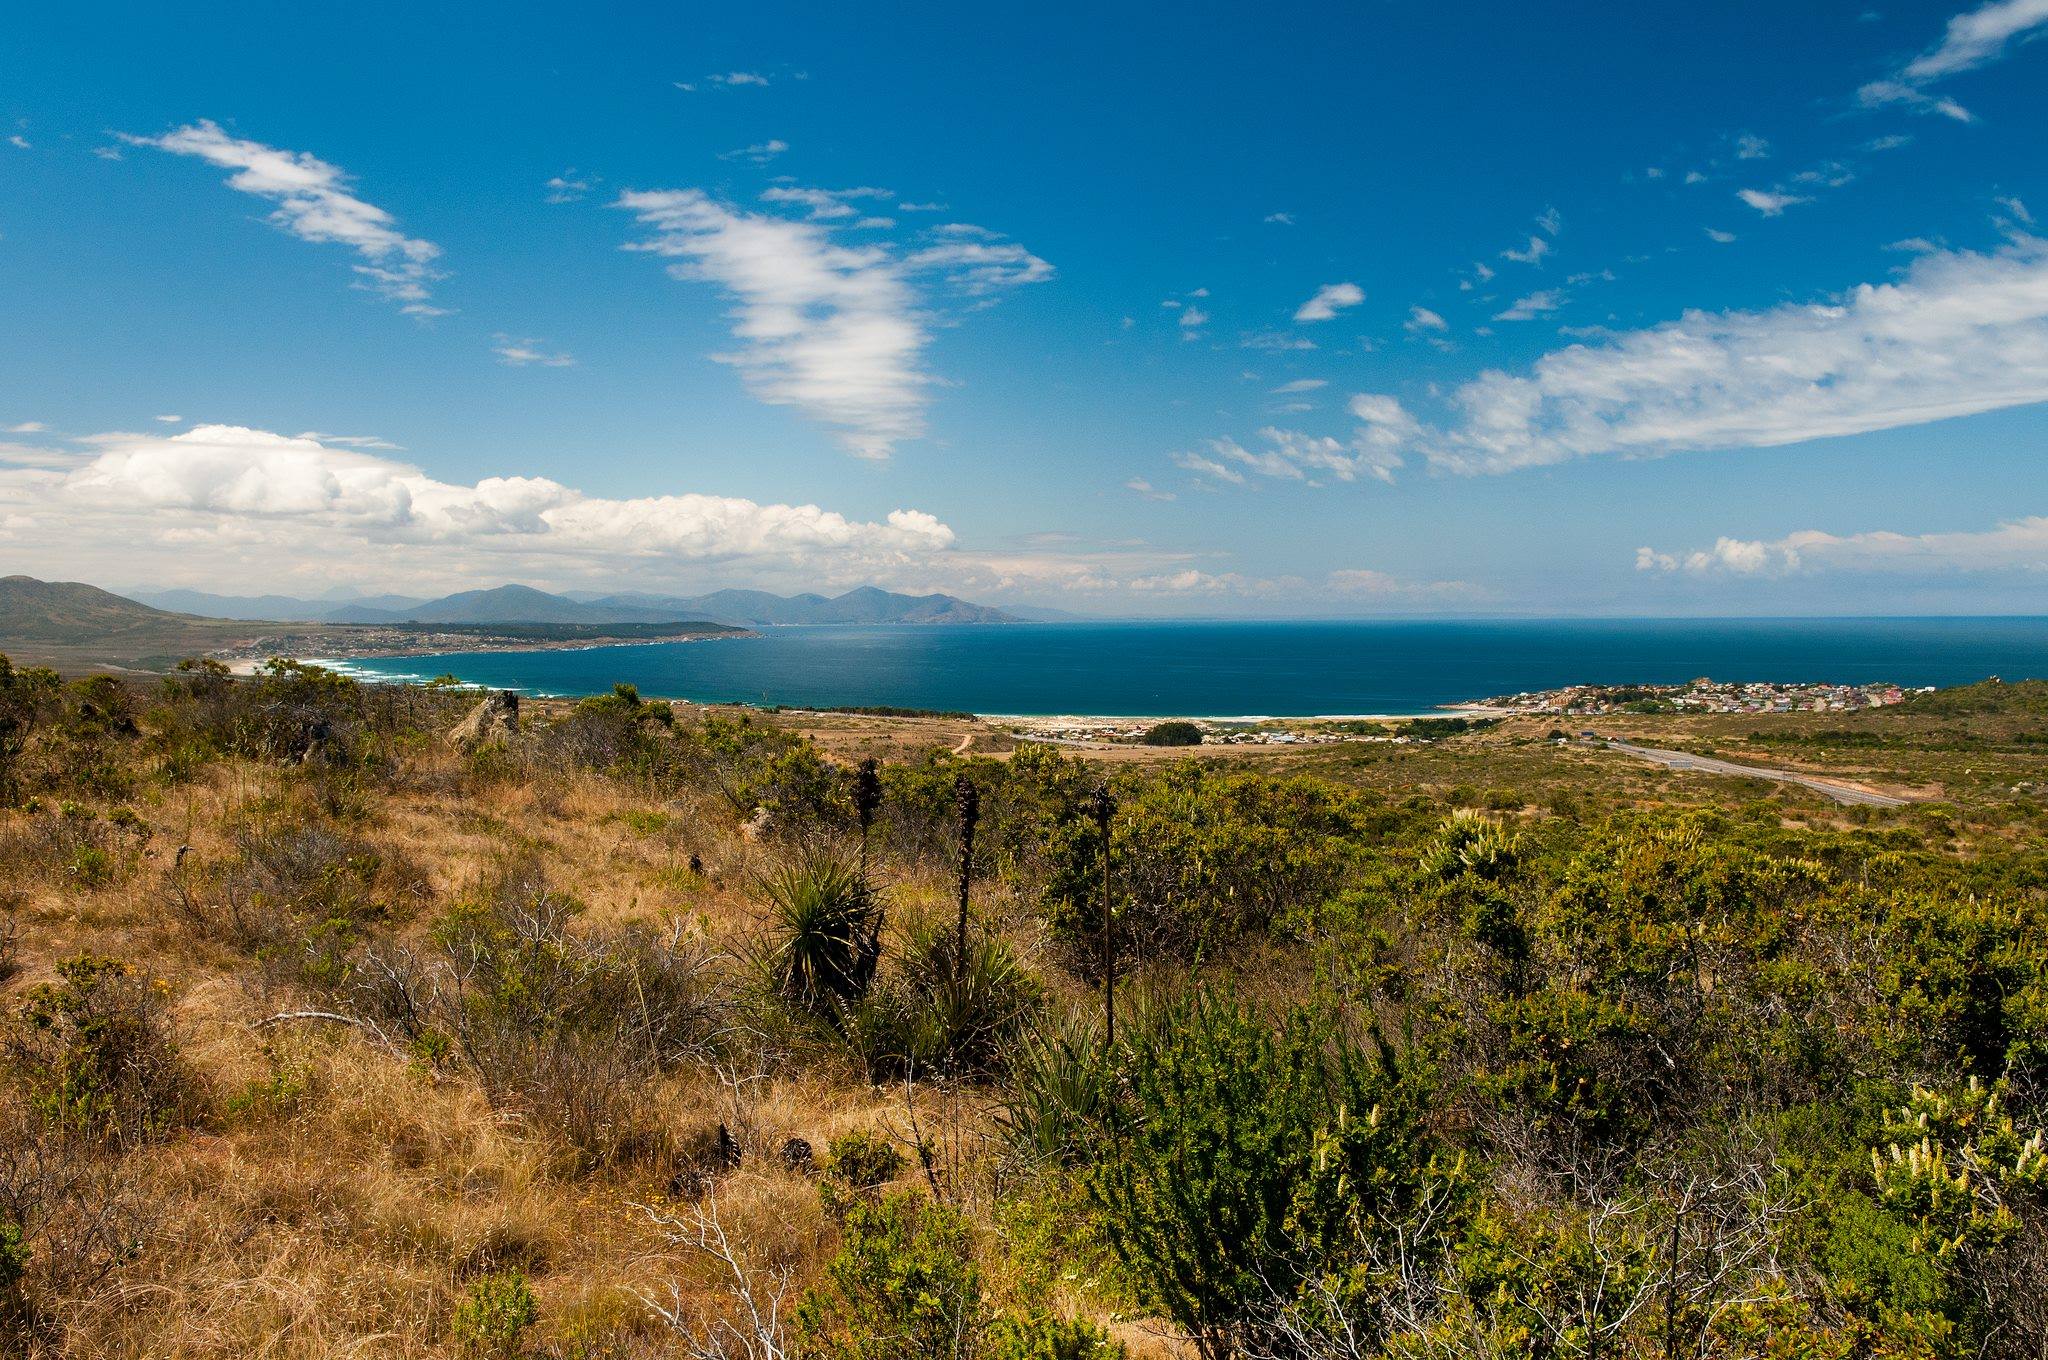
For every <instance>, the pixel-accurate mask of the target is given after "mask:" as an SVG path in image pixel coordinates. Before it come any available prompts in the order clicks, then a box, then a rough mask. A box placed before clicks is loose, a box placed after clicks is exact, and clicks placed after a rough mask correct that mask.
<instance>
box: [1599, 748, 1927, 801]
mask: <svg viewBox="0 0 2048 1360" xmlns="http://www.w3.org/2000/svg"><path fill="white" fill-rule="evenodd" d="M1605 745H1606V746H1607V748H1608V749H1609V750H1613V751H1621V752H1624V753H1625V754H1628V755H1632V756H1634V757H1636V758H1637V759H1638V760H1647V761H1651V762H1653V763H1655V764H1658V765H1666V766H1669V767H1670V768H1672V769H1674V770H1699V771H1703V772H1704V773H1707V774H1735V775H1742V776H1744V777H1746V778H1749V779H1775V780H1777V781H1778V782H1779V783H1781V784H1797V785H1799V787H1801V788H1803V789H1812V790H1813V791H1814V792H1815V793H1819V794H1825V795H1826V796H1828V797H1829V798H1832V799H1834V800H1835V801H1836V802H1838V803H1861V804H1864V805H1865V806H1868V807H1904V806H1906V804H1908V803H1910V802H1911V801H1912V799H1910V798H1895V797H1893V796H1892V795H1891V794H1888V793H1872V792H1870V791H1869V790H1868V789H1859V788H1854V787H1852V786H1850V785H1848V784H1837V783H1835V782H1833V781H1832V780H1827V779H1820V778H1817V777H1815V776H1813V775H1810V774H1800V773H1798V772H1796V771H1793V770H1767V769H1764V768H1762V767H1761V766H1757V765H1737V764H1736V763H1735V762H1734V761H1732V760H1716V759H1714V758H1713V757H1712V756H1696V755H1693V754H1691V753H1690V752H1687V751H1664V750H1659V749H1658V748H1657V747H1655V746H1637V745H1635V744H1634V743H1633V742H1626V741H1615V740H1613V739H1611V738H1610V739H1609V740H1608V741H1607V742H1606V743H1605Z"/></svg>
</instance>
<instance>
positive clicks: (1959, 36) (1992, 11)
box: [1856, 0, 2048, 123]
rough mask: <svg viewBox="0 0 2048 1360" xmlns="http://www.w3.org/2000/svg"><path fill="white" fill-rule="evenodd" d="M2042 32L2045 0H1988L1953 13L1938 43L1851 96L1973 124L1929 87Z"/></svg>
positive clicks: (2047, 18)
mask: <svg viewBox="0 0 2048 1360" xmlns="http://www.w3.org/2000/svg"><path fill="white" fill-rule="evenodd" d="M2044 31H2048V0H1992V3H1990V4H1987V5H1983V6H1980V7H1979V8H1977V9H1973V10H1969V11H1967V12H1965V13H1962V14H1958V15H1955V16H1954V17H1952V18H1951V19H1950V20H1949V21H1948V26H1947V28H1945V29H1944V30H1943V32H1942V36H1941V41H1940V42H1939V43H1937V44H1935V46H1934V47H1932V48H1930V49H1929V50H1927V51H1925V52H1923V53H1921V54H1920V55H1919V56H1917V57H1915V58H1913V60H1911V61H1909V62H1907V63H1906V64H1905V65H1904V66H1902V67H1901V68H1899V70H1898V72H1897V73H1896V74H1895V75H1892V76H1889V77H1887V78H1885V79H1882V80H1873V81H1871V82H1870V83H1869V84H1867V85H1864V86H1863V87H1862V88H1861V89H1859V90H1857V92H1856V97H1857V99H1858V100H1859V101H1860V102H1861V103H1862V104H1863V106H1864V107H1865V108H1878V107H1881V106H1883V105H1886V104H1898V105H1902V106H1904V107H1906V108H1910V109H1913V110H1915V111H1917V112H1920V113H1933V114H1939V115H1941V116H1942V117H1945V118H1952V119H1954V120H1955V121H1957V122H1959V123H1973V122H1975V121H1976V115H1974V114H1972V113H1971V112H1970V111H1969V110H1968V109H1966V108H1964V107H1963V106H1962V105H1961V104H1958V103H1957V102H1956V101H1955V100H1953V99H1950V98H1947V97H1945V96H1940V95H1935V94H1931V93H1929V91H1928V87H1929V86H1931V85H1934V84H1936V83H1937V82H1939V81H1942V80H1946V79H1947V78H1948V77H1950V76H1953V75H1959V74H1961V73H1962V72H1964V71H1970V70H1974V69H1975V68H1977V67H1979V66H1984V65H1987V64H1989V63H1991V62H1993V61H1997V60H1998V59H1999V58H2001V57H2003V56H2004V55H2005V54H2006V52H2007V51H2008V50H2009V49H2010V48H2011V47H2012V46H2014V45H2015V44H2016V43H2020V42H2025V41H2027V40H2029V39H2031V38H2037V37H2039V36H2040V35H2041V34H2042V33H2043V32H2044Z"/></svg>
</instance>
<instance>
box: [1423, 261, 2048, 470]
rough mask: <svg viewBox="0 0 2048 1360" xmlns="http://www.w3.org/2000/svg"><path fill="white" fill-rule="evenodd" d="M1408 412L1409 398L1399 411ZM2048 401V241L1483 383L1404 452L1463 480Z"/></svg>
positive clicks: (1934, 265) (1578, 352)
mask: <svg viewBox="0 0 2048 1360" xmlns="http://www.w3.org/2000/svg"><path fill="white" fill-rule="evenodd" d="M1383 400H1386V401H1388V402H1392V401H1393V399H1392V398H1390V397H1389V398H1384V399H1383ZM2043 401H2048V241H2044V240H2042V239H2040V238H2037V237H2031V236H2022V237H2018V238H2016V239H2014V240H2013V241H2012V242H2011V243H2010V244H2008V245H2007V246H2005V247H2003V248H2001V249H1998V250H1996V251H1992V252H1989V253H1976V252H1971V251H1941V250H1938V251H1931V252H1927V253H1923V254H1920V255H1918V256H1917V257H1916V258H1915V259H1914V260H1913V262H1912V263H1911V264H1910V265H1909V266H1908V267H1907V268H1906V270H1905V273H1904V274H1903V276H1902V277H1900V278H1898V279H1897V280H1895V281H1892V282H1886V283H1874V284H1861V285H1858V286H1857V287H1855V288H1853V289H1850V290H1849V291H1848V292H1847V293H1844V294H1842V295H1840V296H1838V297H1831V298H1828V299H1826V300H1824V301H1820V302H1811V303H1787V304H1784V305H1782V306H1778V307H1773V308H1769V309H1766V310H1762V311H1725V312H1707V311H1693V312H1687V313H1685V314H1684V315H1683V316H1681V317H1680V318H1679V319H1677V320H1676V321H1671V322H1667V323H1665V324H1663V325H1659V326H1653V327H1650V328H1648V329H1645V330H1638V331H1629V332H1623V333H1619V334H1615V335H1612V336H1610V337H1608V338H1606V339H1605V340H1604V341H1603V342H1602V343H1599V344H1575V345H1571V346H1569V347H1567V348H1564V349H1561V350H1556V351H1553V352H1551V353H1549V354H1546V355H1544V356H1543V357H1542V358H1540V359H1538V360H1537V361H1536V363H1535V365H1534V366H1533V367H1532V368H1531V369H1530V370H1529V371H1528V372H1527V373H1525V374H1521V375H1515V374H1510V373H1507V372H1502V371H1493V372H1488V373H1484V374H1482V375H1481V376H1479V377H1478V378H1476V379H1474V380H1472V381H1470V382H1468V383H1466V384H1464V385H1463V386H1461V387H1459V388H1458V389H1457V390H1456V391H1455V392H1454V393H1452V394H1451V397H1450V399H1449V402H1448V406H1449V408H1450V411H1451V414H1452V416H1453V419H1452V420H1451V421H1450V422H1449V423H1447V424H1445V425H1441V426H1423V425H1420V424H1417V425H1416V426H1415V427H1414V429H1413V431H1412V432H1411V433H1410V434H1409V435H1408V436H1407V437H1406V438H1404V439H1403V440H1402V442H1401V447H1403V448H1405V449H1407V450H1409V451H1411V452H1417V453H1421V454H1423V455H1425V456H1426V457H1427V458H1428V459H1429V461H1430V463H1431V464H1432V465H1434V466H1436V467H1438V468H1441V469H1443V470H1445V471H1450V472H1458V473H1498V472H1509V471H1513V470H1515V469H1517V468H1527V467H1538V466H1543V465H1546V464H1554V463H1562V462H1567V461H1570V460H1572V459H1576V458H1587V457H1596V456H1600V455H1608V454H1620V455H1626V456H1650V455H1663V454H1670V453H1678V452H1683V451H1688V450H1703V449H1714V448H1731V447H1749V448H1764V447H1776V446H1780V445H1786V444H1796V443H1800V442H1803V441H1805V440H1810V439H1825V438H1831V437H1835V436H1840V435H1849V434H1860V433H1864V432H1867V431H1872V430H1884V429H1893V428H1897V427H1900V426H1910V425H1922V424H1926V423H1928V422H1931V421H1936V420H1945V419H1949V418H1952V417H1955V416H1964V415H1971V414H1975V413H1977V412H1982V411H1995V410H2000V409H2003V408H2006V407H2012V406H2022V405H2029V404H2033V403H2036V402H2043Z"/></svg>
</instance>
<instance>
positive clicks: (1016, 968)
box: [902, 923, 1043, 1076]
mask: <svg viewBox="0 0 2048 1360" xmlns="http://www.w3.org/2000/svg"><path fill="white" fill-rule="evenodd" d="M965 939H966V949H965V952H964V953H963V952H962V951H961V948H960V936H959V934H958V933H957V931H956V930H953V929H947V928H946V927H944V926H939V925H936V924H935V923H933V924H925V925H921V926H919V927H918V928H917V929H915V930H914V931H913V932H912V934H911V938H910V942H909V946H908V948H907V949H906V951H905V956H904V967H903V979H902V986H903V990H904V998H903V1001H904V1004H903V1012H902V1013H903V1020H904V1025H903V1033H904V1037H905V1039H906V1040H907V1045H908V1052H907V1053H906V1054H905V1055H904V1056H905V1057H906V1058H908V1059H909V1060H911V1061H913V1062H915V1063H916V1064H917V1066H919V1067H921V1068H924V1069H926V1070H928V1071H936V1072H942V1073H946V1074H948V1075H954V1076H986V1075H990V1074H993V1073H995V1072H998V1071H1000V1070H1001V1069H1002V1067H1003V1065H1004V1063H1005V1062H1006V1060H1007V1058H1008V1056H1009V1050H1010V1049H1011V1048H1012V1047H1013V1046H1014V1041H1015V1040H1016V1038H1017V1036H1018V1035H1019V1034H1020V1033H1021V1032H1022V1031H1023V1029H1024V1027H1025V1025H1026V1024H1028V1023H1029V1022H1030V1020H1031V1017H1032V1015H1033V1014H1034V1013H1035V1012H1036V1011H1037V1009H1038V1007H1039V1004H1040V1002H1041V1000H1042V997H1043V992H1042V989H1041V988H1040V986H1039V983H1038V979H1037V978H1035V977H1033V976H1032V975H1031V973H1030V971H1029V970H1028V969H1026V968H1025V966H1024V963H1023V961H1022V960H1021V959H1019V958H1018V957H1017V953H1016V951H1015V950H1014V949H1012V948H1011V947H1010V945H1009V942H1008V941H1006V940H1004V939H1003V938H1002V937H1001V936H999V935H994V934H990V933H988V932H986V931H983V932H980V933H969V934H967V935H966V937H965Z"/></svg>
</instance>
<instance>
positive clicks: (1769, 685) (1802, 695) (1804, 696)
mask: <svg viewBox="0 0 2048 1360" xmlns="http://www.w3.org/2000/svg"><path fill="white" fill-rule="evenodd" d="M1932 688H1933V687H1932V686H1928V687H1926V688H1925V689H1917V690H1911V689H1905V688H1902V687H1900V686H1898V685H1893V684H1869V685H1820V684H1778V683H1774V682H1770V681H1755V682H1751V683H1748V684H1735V683H1731V682H1727V681H1720V680H1709V679H1706V678H1704V677H1703V678H1701V679H1698V680H1692V681H1688V682H1687V683H1685V684H1683V685H1572V686H1569V687H1568V688H1565V689H1550V690H1537V691H1535V692H1533V693H1528V694H1511V695H1507V696H1505V697H1503V698H1498V699H1488V700H1486V701H1485V702H1484V703H1481V704H1478V705H1475V707H1478V708H1484V709H1486V710H1487V711H1489V712H1496V713H1558V714H1599V713H1847V712H1850V711H1852V710H1854V709H1859V708H1883V707H1885V706H1886V705H1889V704H1896V703H1900V702H1902V701H1903V700H1905V699H1907V698H1909V697H1910V696H1912V695H1914V694H1924V693H1927V692H1928V691H1929V690H1931V689H1932Z"/></svg>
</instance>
